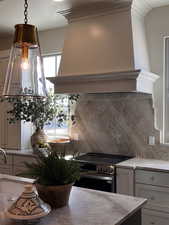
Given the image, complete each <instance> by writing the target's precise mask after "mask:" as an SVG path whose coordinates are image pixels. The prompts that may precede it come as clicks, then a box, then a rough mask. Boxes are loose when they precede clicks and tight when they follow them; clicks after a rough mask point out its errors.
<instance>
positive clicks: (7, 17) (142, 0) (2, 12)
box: [0, 0, 169, 37]
mask: <svg viewBox="0 0 169 225" xmlns="http://www.w3.org/2000/svg"><path fill="white" fill-rule="evenodd" d="M103 1H104V2H112V1H119V0H62V1H60V2H54V1H53V0H28V2H29V16H30V17H31V18H30V20H29V23H32V24H35V25H36V26H37V27H38V29H39V30H47V29H52V28H56V27H61V26H64V25H66V20H65V19H64V17H63V16H61V15H60V14H58V13H57V11H61V10H65V9H69V8H71V7H72V5H74V4H76V5H77V4H82V3H84V2H85V3H86V2H89V3H90V2H91V3H93V2H103ZM125 1H126V0H125ZM133 1H135V2H136V3H139V5H141V7H143V8H144V7H147V5H148V6H149V7H150V8H154V7H160V6H164V5H169V0H133ZM23 5H24V0H0V36H1V37H5V36H8V35H9V34H11V33H12V32H13V30H14V25H15V24H18V23H23V19H24V18H23V10H24V8H23Z"/></svg>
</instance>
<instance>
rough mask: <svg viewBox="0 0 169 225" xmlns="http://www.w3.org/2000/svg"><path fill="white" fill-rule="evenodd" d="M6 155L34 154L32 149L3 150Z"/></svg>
mask: <svg viewBox="0 0 169 225" xmlns="http://www.w3.org/2000/svg"><path fill="white" fill-rule="evenodd" d="M5 152H6V154H7V155H22V156H32V157H34V156H35V154H34V153H33V150H22V151H19V150H5Z"/></svg>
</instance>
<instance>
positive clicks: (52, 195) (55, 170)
mask: <svg viewBox="0 0 169 225" xmlns="http://www.w3.org/2000/svg"><path fill="white" fill-rule="evenodd" d="M25 165H26V167H27V171H26V172H24V174H20V175H26V176H27V177H31V178H34V179H35V180H36V181H35V186H36V189H37V191H38V194H39V196H40V198H41V199H42V200H43V201H44V202H46V203H48V204H49V205H50V206H51V207H52V208H59V207H63V206H65V205H67V204H68V201H69V195H70V191H71V188H72V185H73V183H74V182H75V181H76V180H78V179H79V178H80V169H79V165H78V164H77V163H76V162H75V161H74V160H66V159H65V157H64V156H63V155H62V154H59V153H58V152H57V151H56V150H53V151H50V152H49V154H48V156H44V155H38V157H37V162H36V163H28V162H25Z"/></svg>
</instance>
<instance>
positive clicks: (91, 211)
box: [0, 187, 146, 225]
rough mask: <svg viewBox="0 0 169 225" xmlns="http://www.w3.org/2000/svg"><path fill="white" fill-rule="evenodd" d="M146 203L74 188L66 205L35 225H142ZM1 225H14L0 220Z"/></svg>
mask: <svg viewBox="0 0 169 225" xmlns="http://www.w3.org/2000/svg"><path fill="white" fill-rule="evenodd" d="M145 203H146V200H145V199H141V198H135V197H130V196H125V195H118V194H113V193H107V192H101V191H94V190H89V189H83V188H78V187H73V189H72V192H71V196H70V202H69V205H68V206H66V207H63V208H60V209H56V210H53V211H52V212H51V213H50V214H49V215H48V216H46V217H45V218H43V219H41V221H39V222H38V223H37V224H38V225H120V224H121V225H141V209H142V207H143V206H144V204H145ZM0 224H1V225H15V224H16V223H15V222H12V221H11V220H9V219H7V218H5V217H2V216H1V218H0ZM21 224H22V225H24V223H21Z"/></svg>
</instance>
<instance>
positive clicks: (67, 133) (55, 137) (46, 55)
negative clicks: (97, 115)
mask: <svg viewBox="0 0 169 225" xmlns="http://www.w3.org/2000/svg"><path fill="white" fill-rule="evenodd" d="M53 56H55V57H56V59H55V71H56V73H55V77H57V76H58V73H57V69H58V72H59V68H57V56H62V53H61V52H57V53H52V54H44V55H42V59H44V58H47V57H53ZM45 79H47V77H46V76H45ZM68 107H69V106H68ZM63 129H65V130H66V132H65V133H64V134H63V132H61V133H60V134H59V133H58V132H57V130H59V129H58V128H55V131H54V132H53V134H51V135H50V134H49V133H48V132H47V131H46V133H47V135H48V138H49V140H53V139H57V138H62V137H63V138H64V137H68V136H69V121H68V126H67V128H63ZM63 129H62V131H63ZM44 130H47V129H45V127H44Z"/></svg>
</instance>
